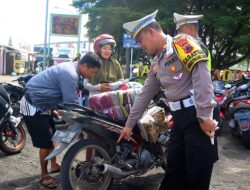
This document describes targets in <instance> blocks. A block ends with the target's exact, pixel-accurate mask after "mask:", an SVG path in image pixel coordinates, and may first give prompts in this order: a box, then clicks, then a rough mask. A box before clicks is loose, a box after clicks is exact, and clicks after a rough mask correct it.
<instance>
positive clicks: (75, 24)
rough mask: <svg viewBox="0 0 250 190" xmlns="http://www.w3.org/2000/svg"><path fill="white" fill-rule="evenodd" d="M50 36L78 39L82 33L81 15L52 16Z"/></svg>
mask: <svg viewBox="0 0 250 190" xmlns="http://www.w3.org/2000/svg"><path fill="white" fill-rule="evenodd" d="M50 23H51V25H50V35H60V36H61V35H63V36H72V37H74V36H75V37H76V36H78V35H79V33H80V16H79V15H62V14H51V15H50Z"/></svg>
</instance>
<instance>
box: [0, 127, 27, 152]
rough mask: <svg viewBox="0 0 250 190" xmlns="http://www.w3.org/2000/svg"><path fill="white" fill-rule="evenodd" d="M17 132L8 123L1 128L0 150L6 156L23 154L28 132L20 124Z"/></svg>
mask: <svg viewBox="0 0 250 190" xmlns="http://www.w3.org/2000/svg"><path fill="white" fill-rule="evenodd" d="M15 132H16V133H15ZM15 132H14V131H13V129H12V128H11V127H10V126H9V125H8V123H5V124H3V125H2V126H1V127H0V149H1V150H2V151H3V152H4V153H6V154H9V155H12V154H17V153H19V152H21V150H22V149H23V148H24V146H25V143H26V132H25V130H24V128H23V126H22V123H19V125H18V126H17V127H16V128H15Z"/></svg>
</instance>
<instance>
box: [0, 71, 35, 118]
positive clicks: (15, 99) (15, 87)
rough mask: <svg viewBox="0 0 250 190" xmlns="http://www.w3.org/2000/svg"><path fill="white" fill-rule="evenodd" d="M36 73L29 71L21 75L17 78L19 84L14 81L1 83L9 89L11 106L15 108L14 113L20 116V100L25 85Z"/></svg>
mask: <svg viewBox="0 0 250 190" xmlns="http://www.w3.org/2000/svg"><path fill="white" fill-rule="evenodd" d="M34 75H35V73H28V74H24V75H21V76H19V77H18V78H17V79H16V80H13V81H12V82H15V81H17V82H18V84H14V83H0V85H2V86H3V87H4V89H5V90H6V91H7V93H8V94H9V97H10V102H11V107H12V108H13V115H14V116H19V115H20V103H19V102H20V101H21V99H22V97H23V95H24V91H25V85H26V83H27V82H28V81H29V80H30V79H31V78H32V77H33V76H34Z"/></svg>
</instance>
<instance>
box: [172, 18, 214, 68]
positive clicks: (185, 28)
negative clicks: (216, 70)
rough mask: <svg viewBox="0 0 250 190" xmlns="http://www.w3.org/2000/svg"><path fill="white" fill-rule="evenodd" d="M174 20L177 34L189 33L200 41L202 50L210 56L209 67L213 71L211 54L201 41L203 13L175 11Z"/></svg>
mask: <svg viewBox="0 0 250 190" xmlns="http://www.w3.org/2000/svg"><path fill="white" fill-rule="evenodd" d="M173 16H174V22H175V24H176V32H177V34H188V35H190V36H192V37H194V38H195V39H196V40H197V41H198V43H199V44H200V46H201V48H202V50H203V51H204V52H205V53H206V55H207V57H208V62H207V65H208V69H209V71H211V67H212V65H211V54H210V52H209V50H208V48H207V47H206V45H205V44H204V43H203V42H202V41H201V38H200V37H199V34H198V32H199V23H198V21H199V19H201V18H202V17H203V15H180V14H178V13H174V14H173Z"/></svg>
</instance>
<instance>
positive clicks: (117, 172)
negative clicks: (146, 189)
mask: <svg viewBox="0 0 250 190" xmlns="http://www.w3.org/2000/svg"><path fill="white" fill-rule="evenodd" d="M137 172H138V171H137V170H133V171H129V172H123V171H122V170H121V169H120V168H117V167H115V166H111V165H109V164H103V165H101V173H102V174H110V175H111V176H112V177H114V178H121V177H127V176H130V175H133V174H136V173H137Z"/></svg>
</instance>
